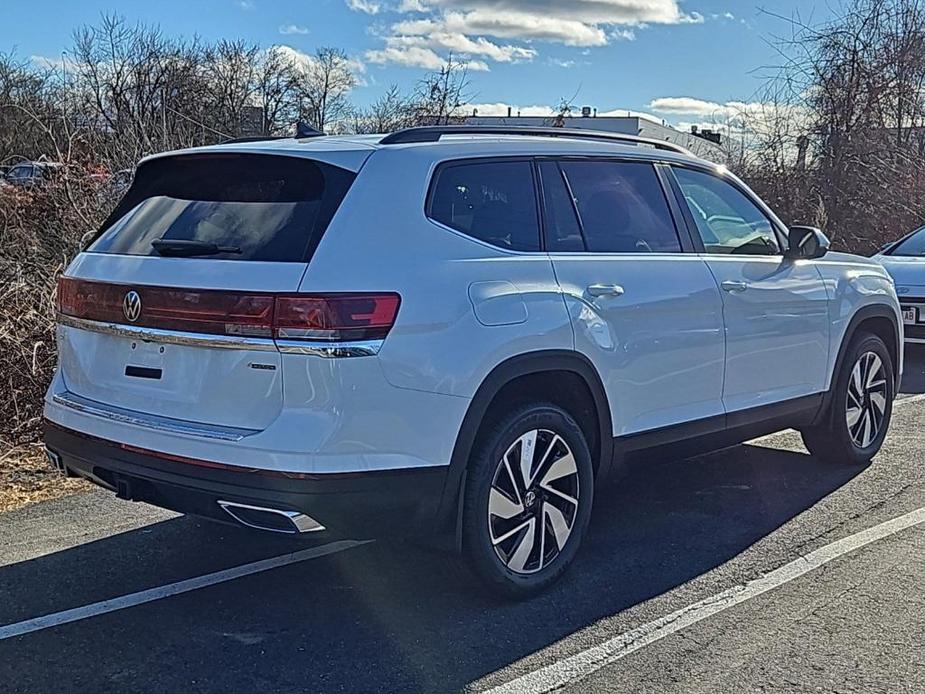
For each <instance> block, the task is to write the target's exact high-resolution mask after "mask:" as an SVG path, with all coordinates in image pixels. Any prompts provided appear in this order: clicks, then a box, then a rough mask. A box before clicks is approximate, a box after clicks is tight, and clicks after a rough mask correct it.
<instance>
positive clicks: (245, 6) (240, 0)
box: [235, 0, 257, 10]
mask: <svg viewBox="0 0 925 694" xmlns="http://www.w3.org/2000/svg"><path fill="white" fill-rule="evenodd" d="M235 5H237V6H238V7H240V8H241V9H242V10H253V9H255V8H256V7H257V6H256V5H255V4H254V0H237V2H236V3H235Z"/></svg>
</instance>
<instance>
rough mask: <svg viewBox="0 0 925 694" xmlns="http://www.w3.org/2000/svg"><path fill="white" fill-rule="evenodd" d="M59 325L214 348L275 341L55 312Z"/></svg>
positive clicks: (271, 348)
mask: <svg viewBox="0 0 925 694" xmlns="http://www.w3.org/2000/svg"><path fill="white" fill-rule="evenodd" d="M57 320H58V323H59V325H64V326H67V327H69V328H77V329H78V330H90V331H93V332H97V333H104V334H106V335H116V336H118V337H127V338H130V339H133V340H143V341H145V342H160V343H163V344H169V345H188V346H191V347H212V348H216V349H247V350H260V351H265V352H275V351H276V344H275V343H274V342H273V340H272V339H271V338H269V337H244V336H238V335H209V334H206V333H188V332H182V331H179V330H162V329H160V328H145V327H141V326H135V325H123V324H121V323H109V322H105V321H95V320H89V319H87V318H75V317H74V316H66V315H63V314H60V313H59V314H58V318H57Z"/></svg>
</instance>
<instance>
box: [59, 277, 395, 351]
mask: <svg viewBox="0 0 925 694" xmlns="http://www.w3.org/2000/svg"><path fill="white" fill-rule="evenodd" d="M132 292H134V293H137V295H138V296H137V298H138V299H139V300H140V302H141V308H140V311H137V313H136V312H135V311H134V310H132V306H131V305H130V300H129V299H128V298H127V297H128V295H129V294H130V293H132ZM400 303H401V297H399V295H398V294H395V293H369V294H365V293H364V294H358V293H350V294H321V295H306V294H299V295H276V294H254V293H247V292H226V291H218V290H210V289H203V290H189V289H174V288H168V287H131V286H125V285H119V284H107V283H104V282H88V281H85V280H78V279H74V278H71V277H62V278H60V279H59V281H58V311H59V313H61V314H63V315H65V316H71V317H74V318H83V319H87V320H93V321H101V322H108V323H119V324H127V325H137V326H139V327H146V328H156V329H160V330H173V331H182V332H191V333H206V334H210V335H234V336H238V337H265V338H279V339H284V340H310V341H312V340H313V341H326V342H331V341H337V342H342V341H351V340H354V341H355V340H374V339H382V338H384V337H385V336H386V335H387V334H388V333H389V330H391V328H392V325H393V324H394V322H395V317H396V316H397V315H398V307H399V305H400Z"/></svg>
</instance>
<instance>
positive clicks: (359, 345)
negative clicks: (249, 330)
mask: <svg viewBox="0 0 925 694" xmlns="http://www.w3.org/2000/svg"><path fill="white" fill-rule="evenodd" d="M276 344H277V345H278V346H279V351H280V352H282V353H283V354H302V355H309V356H314V357H325V358H327V359H333V358H341V357H374V356H376V355H377V354H379V350H380V349H381V348H382V340H359V341H356V342H307V341H302V340H298V341H297V340H277V341H276Z"/></svg>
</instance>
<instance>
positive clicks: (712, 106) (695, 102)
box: [649, 96, 749, 119]
mask: <svg viewBox="0 0 925 694" xmlns="http://www.w3.org/2000/svg"><path fill="white" fill-rule="evenodd" d="M748 107H749V104H746V103H744V102H741V101H727V102H726V103H723V104H719V103H716V102H715V101H705V100H703V99H695V98H694V97H690V96H667V97H660V98H658V99H653V100H652V101H650V102H649V108H651V109H652V110H653V111H655V112H656V113H666V114H671V115H685V116H698V117H700V118H717V119H720V118H728V117H732V116H735V115H737V114H739V113H741V112H742V111H743V110H747V109H748Z"/></svg>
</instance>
